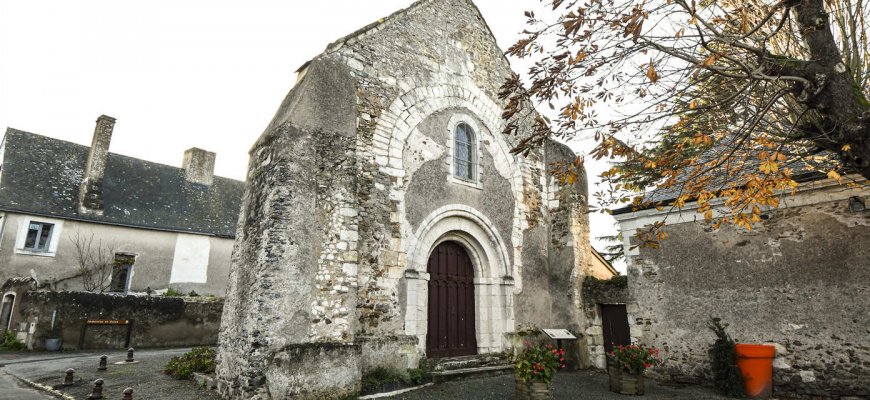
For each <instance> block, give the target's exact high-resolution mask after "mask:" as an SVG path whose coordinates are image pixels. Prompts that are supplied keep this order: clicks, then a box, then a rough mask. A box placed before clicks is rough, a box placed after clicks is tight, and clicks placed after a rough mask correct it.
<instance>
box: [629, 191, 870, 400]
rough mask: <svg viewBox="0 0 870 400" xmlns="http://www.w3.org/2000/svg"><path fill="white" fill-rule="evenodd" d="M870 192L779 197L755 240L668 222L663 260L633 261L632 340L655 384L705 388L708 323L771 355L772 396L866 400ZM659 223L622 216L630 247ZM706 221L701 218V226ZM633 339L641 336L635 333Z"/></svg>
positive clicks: (655, 254) (683, 219)
mask: <svg viewBox="0 0 870 400" xmlns="http://www.w3.org/2000/svg"><path fill="white" fill-rule="evenodd" d="M868 194H870V192H868V191H866V190H864V191H862V190H858V189H848V188H845V187H842V186H838V185H834V184H833V182H827V181H820V182H816V183H814V184H813V185H810V186H805V187H803V188H802V190H801V191H800V192H799V193H798V194H797V195H796V196H794V197H785V198H784V205H783V206H782V207H781V208H780V209H778V210H771V211H767V212H765V215H766V218H767V219H765V220H763V221H762V222H761V223H757V224H755V225H753V229H752V230H751V231H747V230H744V229H739V228H735V227H733V226H723V227H721V228H720V229H718V230H714V229H712V227H710V226H708V224H707V223H704V222H701V221H698V222H694V221H693V219H694V215H692V214H693V212H692V210H688V212H684V213H683V214H682V215H681V216H677V215H673V216H671V217H670V219H669V225H668V226H667V227H666V232H667V233H668V234H669V235H670V236H669V237H668V238H667V239H665V240H663V241H662V242H661V243H660V244H661V249H660V250H650V249H642V250H641V249H635V250H631V251H630V250H629V248H628V247H626V253H627V254H628V275H629V289H630V294H631V296H632V297H633V299H634V300H635V301H636V302H637V304H638V306H639V310H638V312H636V313H632V314H633V315H632V318H633V321H632V322H633V325H634V326H632V334H633V335H634V334H635V333H636V334H637V336H638V340H639V341H640V342H641V343H643V344H645V345H650V346H655V347H657V348H660V349H661V351H662V353H661V354H662V356H663V358H664V360H665V364H664V366H663V367H661V368H656V369H655V373H657V374H660V375H663V376H665V377H670V378H678V377H680V378H681V379H692V378H695V379H697V378H700V379H709V377H710V370H709V362H710V360H709V356H708V355H707V349H708V348H709V346H710V345H711V344H712V343H713V341H714V340H715V337H714V335H713V333H712V332H711V331H710V330H709V329H708V328H707V324H708V321H709V320H710V318H711V317H717V318H721V319H722V321H723V323H727V324H728V326H727V332H728V333H729V334H730V335H731V336H732V337H733V338H734V339H735V340H736V341H737V342H738V343H748V344H769V345H773V346H775V347H776V358H775V360H774V364H773V366H774V394H776V393H792V394H800V395H808V396H825V397H834V398H838V397H840V396H870V390H868V388H870V368H868V366H870V348H868V342H867V338H868V337H870V336H868V335H870V330H868V328H867V324H866V320H865V318H864V317H865V316H866V314H867V312H866V310H867V309H868V306H870V290H868V288H870V269H868V268H867V266H868V265H870V248H868V247H867V245H866V244H867V243H868V241H870V212H867V211H864V212H857V213H853V212H850V211H849V208H848V203H849V197H851V196H861V197H862V198H864V199H865V201H866V199H867V196H868ZM662 217H663V215H661V214H657V213H655V212H651V211H639V212H636V213H632V214H629V215H619V216H617V219H618V220H619V221H620V224H621V227H622V229H623V231H624V232H625V235H626V237H631V232H632V231H634V229H635V228H637V227H640V226H643V225H644V224H645V223H649V222H650V220H652V219H654V218H662ZM698 220H702V218H698ZM636 328H640V329H636Z"/></svg>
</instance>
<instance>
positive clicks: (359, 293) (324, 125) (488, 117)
mask: <svg viewBox="0 0 870 400" xmlns="http://www.w3.org/2000/svg"><path fill="white" fill-rule="evenodd" d="M509 73H510V66H509V65H508V63H507V60H506V59H505V58H504V56H503V55H502V52H501V50H499V49H498V46H497V45H496V43H495V40H494V39H493V38H492V37H491V34H490V33H489V30H488V27H487V26H486V23H485V22H484V20H483V18H482V16H481V15H480V14H479V12H478V10H477V9H476V7H474V6H473V4H471V2H470V1H467V0H438V1H433V0H422V1H418V2H417V3H414V5H412V6H411V7H410V8H408V9H406V10H402V11H400V12H398V13H396V14H394V15H392V16H390V17H389V18H386V19H384V20H381V21H378V22H377V23H375V24H372V25H370V26H369V27H366V28H364V29H363V30H361V31H359V32H357V33H355V34H353V35H351V36H349V37H347V38H344V39H341V40H339V41H337V42H335V43H333V44H331V45H330V46H329V47H328V48H327V49H326V51H325V52H324V53H323V54H321V55H320V56H318V57H317V58H315V59H314V60H312V61H311V62H310V63H308V64H307V65H306V66H304V67H303V68H302V69H301V70H300V80H299V82H298V83H297V86H296V87H294V88H293V89H292V90H291V92H290V93H289V94H288V96H287V98H286V99H285V100H284V102H283V104H282V105H281V107H280V108H279V110H278V112H277V113H276V115H275V118H274V119H273V121H272V122H271V123H270V125H269V127H268V128H267V129H266V132H265V133H264V134H263V136H262V137H261V138H260V139H259V140H258V141H257V143H256V144H255V145H254V147H253V148H252V150H251V163H250V166H249V172H248V180H247V187H246V192H245V197H244V199H243V206H242V215H241V216H240V220H239V231H238V234H237V241H236V247H235V250H234V253H233V254H234V255H233V268H232V272H231V277H230V287H229V291H228V301H227V306H226V308H225V313H224V321H225V323H224V325H223V326H222V328H221V339H220V340H221V348H220V350H219V354H218V370H217V375H218V378H219V382H220V384H219V388H220V391H221V393H223V395H224V396H225V397H228V398H258V396H259V397H263V398H267V397H271V398H285V397H289V396H297V397H300V398H319V397H322V398H329V397H340V396H342V393H351V392H353V391H354V390H356V388H358V385H359V376H360V371H361V370H369V369H371V368H374V367H377V366H395V367H398V368H414V367H417V366H418V364H419V362H420V360H421V359H422V358H424V357H425V356H426V349H425V344H426V334H427V329H428V321H427V320H428V318H427V312H428V280H429V274H428V273H427V262H428V257H429V254H430V253H431V251H432V249H433V248H434V247H435V246H437V245H438V244H440V243H441V242H443V241H446V240H450V241H455V242H457V243H459V244H460V245H461V246H462V247H464V248H465V249H466V251H467V252H468V253H469V256H470V258H471V260H472V264H473V266H474V268H475V272H474V274H475V277H474V293H475V329H476V335H477V343H478V349H477V350H478V352H479V353H493V352H501V351H502V350H504V349H506V348H508V347H509V346H511V345H512V343H513V342H512V341H511V335H512V333H513V332H514V329H515V327H516V324H517V323H518V322H527V321H531V320H534V321H535V322H539V323H540V325H541V326H550V325H551V324H557V325H558V326H557V327H579V326H581V325H582V324H583V323H582V313H580V312H579V310H580V303H579V300H578V299H579V297H580V292H579V285H578V284H577V283H576V279H577V277H578V276H580V275H582V273H578V272H577V269H578V266H584V265H586V263H587V262H588V258H587V256H586V255H587V254H588V251H586V249H587V248H588V218H587V217H586V181H585V173H583V172H582V171H581V175H583V177H582V179H581V180H578V182H576V183H575V184H573V185H562V184H561V183H557V182H556V181H555V180H554V179H553V178H552V177H551V176H550V175H549V173H548V172H547V171H548V170H549V163H550V162H553V161H556V160H561V161H563V162H570V161H572V160H573V158H574V154H573V152H571V151H570V149H568V148H567V147H565V146H562V145H557V144H554V143H550V144H548V145H547V146H544V147H541V148H539V149H537V150H536V151H535V152H532V154H530V155H529V156H527V157H524V156H517V155H513V154H511V152H510V150H511V148H512V147H513V146H514V144H515V143H514V142H515V138H511V137H506V136H505V135H503V134H502V133H501V132H502V130H503V128H504V121H502V119H501V113H502V110H503V106H504V104H503V103H502V102H501V100H499V99H498V95H497V93H498V91H499V87H500V86H501V84H502V82H503V80H504V78H505V77H506V76H508V74H509ZM459 123H463V124H466V125H468V126H469V127H471V128H472V129H473V130H474V132H475V146H476V147H475V149H476V152H475V156H476V162H477V164H476V173H475V174H474V175H475V176H474V177H473V178H474V179H472V180H470V181H461V180H458V179H456V178H454V177H453V173H452V171H453V169H454V168H455V166H454V165H453V164H452V163H453V151H454V147H455V146H454V145H453V143H452V141H453V129H454V128H455V126H456V125H457V124H459ZM530 123H531V120H524V121H520V125H521V126H523V127H525V128H528V127H529V125H530ZM551 213H552V214H553V215H554V216H555V217H556V218H558V219H559V220H560V222H559V224H558V226H557V227H556V228H554V229H551V228H552V227H554V226H555V225H554V224H553V223H552V220H551ZM583 270H585V269H583ZM533 289H534V290H533ZM538 289H539V290H538ZM578 321H581V322H578ZM317 346H325V347H323V348H322V350H318V351H322V352H326V353H329V354H333V353H334V354H335V355H336V356H339V357H347V358H348V362H347V363H344V364H340V365H330V366H329V368H339V369H340V370H339V371H335V373H330V374H326V375H328V376H323V379H322V380H321V381H318V382H311V381H308V380H306V379H305V377H301V376H296V374H298V373H301V371H302V370H301V369H288V368H282V367H278V365H289V364H288V363H292V362H293V360H296V361H297V362H299V363H308V364H310V365H309V366H310V367H311V368H314V369H316V368H320V367H326V366H325V365H321V364H322V363H320V362H319V361H318V359H317V358H316V357H308V356H307V354H314V353H312V352H313V351H314V350H312V349H313V348H318V347H317ZM326 353H324V354H326ZM294 354H296V355H297V356H294ZM318 354H320V353H318ZM294 357H295V358H294ZM308 364H307V365H308ZM318 396H319V397H318Z"/></svg>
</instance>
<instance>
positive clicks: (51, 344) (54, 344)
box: [45, 339, 60, 351]
mask: <svg viewBox="0 0 870 400" xmlns="http://www.w3.org/2000/svg"><path fill="white" fill-rule="evenodd" d="M45 349H46V350H48V351H58V350H60V339H45Z"/></svg>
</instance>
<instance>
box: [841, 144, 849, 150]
mask: <svg viewBox="0 0 870 400" xmlns="http://www.w3.org/2000/svg"><path fill="white" fill-rule="evenodd" d="M841 150H843V151H849V150H852V146H850V145H848V144H847V145H845V146H843V148H842V149H841Z"/></svg>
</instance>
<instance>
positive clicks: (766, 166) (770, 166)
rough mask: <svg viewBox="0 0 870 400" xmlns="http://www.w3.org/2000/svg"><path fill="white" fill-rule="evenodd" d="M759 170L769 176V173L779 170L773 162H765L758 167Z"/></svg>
mask: <svg viewBox="0 0 870 400" xmlns="http://www.w3.org/2000/svg"><path fill="white" fill-rule="evenodd" d="M759 169H761V172H764V173H765V174H769V173H771V172H776V171H777V170H779V167H778V166H777V165H776V163H775V162H773V161H771V160H767V161H765V162H763V163H761V166H760V167H759Z"/></svg>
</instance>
